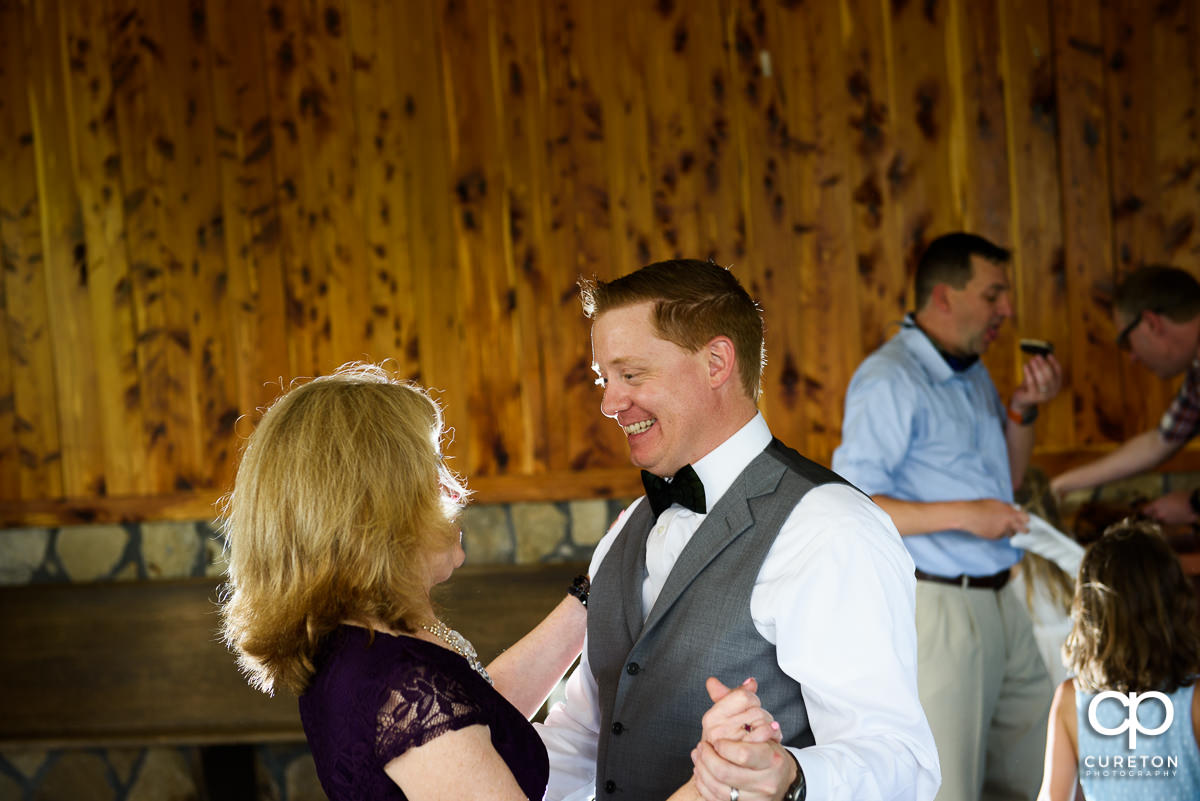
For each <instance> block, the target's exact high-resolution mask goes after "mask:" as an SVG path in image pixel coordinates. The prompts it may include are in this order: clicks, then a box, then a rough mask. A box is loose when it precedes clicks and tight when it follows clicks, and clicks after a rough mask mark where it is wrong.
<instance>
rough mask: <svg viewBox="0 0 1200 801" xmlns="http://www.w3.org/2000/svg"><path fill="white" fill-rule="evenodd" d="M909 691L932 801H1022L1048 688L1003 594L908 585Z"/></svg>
mask: <svg viewBox="0 0 1200 801" xmlns="http://www.w3.org/2000/svg"><path fill="white" fill-rule="evenodd" d="M917 652H918V653H917V660H918V662H917V687H918V691H919V693H920V696H921V704H922V706H924V707H925V714H926V716H927V717H928V718H929V726H930V728H931V729H932V730H933V739H934V741H935V742H936V743H937V749H938V757H939V759H940V761H941V766H942V787H941V789H940V790H939V791H938V794H937V797H936V801H978V800H979V799H984V800H985V801H1002V800H1003V801H1029V800H1031V799H1033V798H1034V797H1035V796H1036V795H1037V792H1038V788H1039V787H1040V785H1041V782H1042V763H1043V759H1044V756H1045V749H1046V720H1047V717H1048V715H1049V712H1050V700H1051V697H1052V696H1053V693H1054V687H1053V685H1052V684H1051V682H1050V676H1049V674H1048V673H1047V672H1046V666H1045V664H1044V663H1043V662H1042V657H1041V655H1040V654H1039V653H1038V647H1037V642H1036V640H1035V639H1034V636H1033V626H1032V624H1031V623H1030V620H1029V612H1028V611H1027V610H1026V608H1025V604H1024V603H1023V602H1022V600H1021V599H1020V598H1019V597H1017V595H1016V593H1015V592H1014V591H1013V588H1012V586H1011V585H1009V586H1006V587H1005V588H1004V589H1002V590H999V591H996V590H987V589H964V588H962V587H958V586H954V585H950V584H940V583H935V582H930V581H917Z"/></svg>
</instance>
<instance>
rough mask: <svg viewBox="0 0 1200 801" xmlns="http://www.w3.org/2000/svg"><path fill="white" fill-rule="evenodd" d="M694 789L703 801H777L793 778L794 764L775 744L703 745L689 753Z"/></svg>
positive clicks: (742, 741) (723, 743) (772, 742)
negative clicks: (738, 800)
mask: <svg viewBox="0 0 1200 801" xmlns="http://www.w3.org/2000/svg"><path fill="white" fill-rule="evenodd" d="M692 764H693V766H694V769H693V776H694V778H695V781H696V789H697V790H698V791H699V792H700V797H701V798H703V799H705V801H729V799H730V798H731V797H733V793H732V789H733V788H737V791H738V794H737V798H739V799H740V801H779V799H781V798H783V794H784V793H785V792H786V791H787V788H788V787H789V786H790V785H791V783H792V782H793V781H794V780H795V778H796V761H795V760H794V759H792V756H791V754H789V753H788V752H787V749H786V748H784V747H783V746H782V745H780V744H779V743H778V742H777V741H775V740H771V741H768V742H759V743H755V742H749V741H746V740H741V741H735V740H720V741H718V742H717V743H716V744H715V745H714V744H713V743H709V742H707V741H702V742H701V743H700V744H699V745H697V746H696V749H695V750H694V751H693V752H692Z"/></svg>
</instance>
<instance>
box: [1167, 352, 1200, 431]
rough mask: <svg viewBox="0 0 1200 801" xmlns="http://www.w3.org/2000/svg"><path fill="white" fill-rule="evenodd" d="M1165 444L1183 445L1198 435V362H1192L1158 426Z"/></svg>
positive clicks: (1199, 387)
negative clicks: (1177, 392)
mask: <svg viewBox="0 0 1200 801" xmlns="http://www.w3.org/2000/svg"><path fill="white" fill-rule="evenodd" d="M1158 430H1159V432H1160V433H1161V434H1162V437H1163V439H1164V440H1166V441H1167V442H1171V443H1177V444H1183V443H1185V442H1187V441H1188V440H1190V439H1191V438H1192V437H1194V436H1196V434H1197V433H1200V361H1195V362H1192V366H1191V367H1189V368H1188V371H1187V377H1186V378H1185V379H1183V386H1182V387H1180V388H1179V394H1178V395H1176V396H1175V400H1173V401H1171V405H1170V406H1169V407H1168V408H1167V411H1166V413H1165V414H1164V415H1163V417H1162V422H1160V423H1159V424H1158Z"/></svg>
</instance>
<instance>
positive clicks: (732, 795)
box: [729, 787, 741, 801]
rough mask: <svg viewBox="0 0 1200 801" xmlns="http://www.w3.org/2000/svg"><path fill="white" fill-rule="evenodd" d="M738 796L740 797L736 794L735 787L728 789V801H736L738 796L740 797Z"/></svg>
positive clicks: (736, 789)
mask: <svg viewBox="0 0 1200 801" xmlns="http://www.w3.org/2000/svg"><path fill="white" fill-rule="evenodd" d="M740 795H741V793H739V792H738V788H736V787H730V788H729V801H738V796H740Z"/></svg>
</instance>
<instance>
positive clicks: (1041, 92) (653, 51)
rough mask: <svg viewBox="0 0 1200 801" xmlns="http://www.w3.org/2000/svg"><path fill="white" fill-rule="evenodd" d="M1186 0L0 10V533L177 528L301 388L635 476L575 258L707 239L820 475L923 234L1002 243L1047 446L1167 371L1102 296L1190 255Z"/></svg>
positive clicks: (530, 0) (461, 458) (1104, 433)
mask: <svg viewBox="0 0 1200 801" xmlns="http://www.w3.org/2000/svg"><path fill="white" fill-rule="evenodd" d="M1198 25H1200V0H1168V2H1161V3H1156V4H1154V5H1153V6H1152V7H1148V8H1147V7H1144V4H1139V3H1136V2H1134V1H1133V0H1109V1H1108V2H1103V3H1097V2H1095V0H925V1H924V2H913V1H912V0H827V1H826V0H822V2H805V3H799V2H795V1H794V0H690V1H687V2H685V0H658V1H657V2H643V1H642V0H636V1H635V0H621V1H619V2H609V3H596V2H592V1H591V0H527V1H526V0H521V2H518V0H438V1H437V2H435V1H434V0H404V1H403V2H400V1H399V0H395V1H392V0H319V2H318V0H86V1H85V0H0V175H2V176H3V179H2V180H0V244H2V253H3V265H2V266H3V273H2V276H0V278H2V280H0V308H2V310H3V321H4V323H5V324H4V325H3V326H0V524H3V525H19V524H28V523H41V524H53V523H56V522H64V521H72V520H89V519H95V520H102V519H147V518H156V517H160V518H161V517H194V516H195V517H205V516H208V515H209V514H210V513H211V509H210V506H209V505H210V504H211V502H212V501H213V499H214V498H215V497H217V495H219V494H220V493H221V492H222V491H224V490H225V489H227V488H228V486H229V482H230V480H231V477H232V474H233V470H234V469H235V465H236V461H237V451H238V447H239V442H240V441H241V438H242V437H243V436H244V435H245V434H246V433H247V432H248V431H249V430H251V429H252V426H253V424H254V420H255V418H256V410H257V409H259V408H260V407H262V406H263V405H264V404H266V403H268V402H269V401H270V400H271V398H272V397H273V396H274V395H275V394H277V392H278V391H279V389H280V386H281V383H285V382H287V381H288V380H290V379H291V378H292V377H295V376H309V375H315V374H320V373H325V372H328V371H330V370H332V369H333V368H335V367H336V366H337V365H339V364H341V363H343V362H346V361H350V360H357V359H364V358H367V359H374V360H380V359H391V360H392V361H393V362H394V364H395V366H396V367H397V369H398V370H399V371H400V372H401V373H403V374H404V375H406V376H411V377H412V378H414V379H416V380H418V381H420V382H422V383H424V384H427V385H428V386H430V387H433V388H434V389H435V390H436V392H437V394H438V396H439V397H440V398H441V400H442V401H443V403H444V404H445V407H446V413H447V417H448V420H449V422H450V423H451V424H452V425H453V427H454V430H455V438H454V442H453V444H452V445H450V448H449V451H450V453H451V455H452V456H453V457H454V466H455V467H456V468H457V469H458V470H459V471H460V472H462V473H465V474H466V475H468V476H469V477H470V478H471V481H472V484H473V485H474V486H475V488H476V489H477V490H478V492H479V498H480V499H481V500H490V501H500V500H517V499H562V498H575V497H588V496H597V495H601V496H602V495H613V494H625V493H630V492H633V491H634V489H635V488H636V478H635V477H634V474H633V472H632V471H631V470H630V469H629V468H628V467H627V466H626V462H625V450H624V445H623V442H622V441H621V438H620V437H619V435H618V432H617V430H616V427H615V426H613V425H612V424H611V423H609V422H608V421H606V420H604V419H603V418H602V417H601V416H600V415H599V413H598V405H599V400H600V399H599V394H598V392H597V391H596V390H595V389H594V388H593V387H592V385H591V374H590V370H589V367H588V365H589V361H590V353H589V347H588V325H587V322H586V321H585V320H584V319H583V318H582V316H581V314H580V312H579V307H578V301H577V297H576V291H575V282H576V279H577V277H578V276H579V275H581V274H584V275H591V274H597V275H599V276H601V277H614V276H616V275H619V274H622V273H624V272H627V271H629V270H632V269H634V268H636V267H637V266H639V265H641V264H644V263H646V262H648V261H651V260H656V259H660V258H666V257H671V256H677V255H681V256H698V257H702V258H707V257H711V258H713V259H715V260H717V261H718V262H720V263H722V264H727V265H733V268H734V270H735V272H736V273H737V275H738V276H739V277H740V278H741V279H742V280H743V282H744V283H745V284H747V285H748V286H749V287H750V288H751V290H752V292H753V293H754V294H755V295H756V296H757V297H759V298H760V299H761V300H762V303H763V306H764V308H765V311H766V316H767V322H768V331H769V333H768V346H769V348H768V350H769V364H768V367H767V372H766V398H765V400H764V402H763V409H764V411H765V413H766V414H767V416H768V419H769V421H770V422H771V424H772V427H773V428H774V430H775V431H776V433H777V434H779V435H780V436H781V437H782V438H783V439H785V440H787V441H789V442H790V443H792V444H794V445H795V446H797V447H798V448H800V449H801V450H803V451H805V452H807V453H809V454H811V455H813V456H814V457H815V458H817V459H820V460H826V459H828V458H829V456H830V454H831V453H832V450H833V448H834V447H836V445H837V442H838V437H839V430H840V418H841V407H842V396H843V393H844V391H845V387H846V384H847V383H848V381H849V378H850V375H851V373H852V372H853V370H854V368H855V366H856V365H857V364H858V362H859V361H860V360H861V359H862V357H863V356H864V355H865V354H866V353H867V352H869V351H870V350H871V349H873V348H875V347H876V346H877V345H879V343H880V342H881V341H882V340H883V339H884V338H886V337H887V336H889V335H890V333H891V332H892V331H893V330H894V322H895V321H896V320H898V319H899V318H900V316H901V315H902V314H903V312H904V311H905V310H906V309H907V308H908V303H909V300H908V297H909V289H908V287H909V283H910V278H911V275H912V270H913V267H914V263H915V259H916V256H917V254H918V253H919V252H920V250H921V248H922V247H923V245H924V244H925V243H926V242H928V241H929V239H931V238H932V237H933V236H936V235H937V234H938V233H941V232H943V231H947V230H951V229H956V228H968V229H971V230H975V231H978V232H980V233H983V234H985V235H987V236H989V237H992V238H994V239H996V240H997V241H999V242H1002V243H1005V244H1009V245H1012V246H1014V248H1015V252H1016V258H1015V261H1014V267H1013V275H1012V280H1013V284H1014V289H1015V304H1016V310H1017V315H1018V322H1017V325H1016V326H1013V327H1009V328H1008V329H1006V333H1005V335H1004V336H1003V337H1002V338H1001V339H1000V340H999V341H998V342H997V343H996V345H995V346H994V347H993V349H992V352H991V353H990V354H989V356H988V365H989V367H990V368H991V370H992V371H993V374H994V376H995V378H996V381H997V384H998V385H999V386H1000V388H1001V391H1002V392H1003V393H1007V392H1008V391H1010V390H1011V387H1012V385H1013V383H1014V382H1015V381H1016V380H1017V379H1018V376H1019V366H1020V356H1019V354H1018V353H1017V351H1016V348H1015V342H1016V339H1017V338H1018V336H1020V335H1025V336H1038V337H1045V338H1048V339H1051V340H1053V341H1054V342H1055V343H1056V344H1057V345H1058V352H1059V353H1060V354H1061V355H1062V357H1063V358H1064V360H1065V361H1066V362H1067V364H1068V370H1069V375H1070V381H1071V391H1070V392H1068V393H1065V394H1064V396H1063V397H1062V398H1060V399H1059V400H1058V401H1057V402H1055V403H1054V404H1052V405H1051V406H1050V407H1049V408H1048V409H1047V410H1045V414H1044V417H1043V420H1042V422H1040V423H1039V434H1040V437H1041V447H1040V450H1039V459H1041V460H1042V462H1043V463H1044V464H1048V465H1052V466H1054V465H1061V464H1064V463H1066V462H1068V461H1070V460H1072V459H1077V458H1079V457H1080V456H1081V455H1086V454H1088V453H1093V452H1095V451H1097V450H1102V449H1104V448H1105V447H1109V446H1110V445H1111V443H1112V442H1113V441H1115V440H1119V439H1120V438H1122V437H1124V436H1126V435H1128V434H1131V433H1134V432H1136V431H1138V430H1142V429H1143V428H1145V427H1147V426H1149V425H1150V424H1151V423H1152V422H1153V421H1154V419H1155V418H1156V416H1157V415H1158V413H1159V412H1160V410H1161V409H1162V407H1163V406H1164V404H1165V403H1166V401H1167V399H1168V398H1169V395H1170V392H1171V389H1172V388H1171V387H1170V386H1169V385H1166V384H1163V383H1161V382H1158V381H1157V380H1154V379H1152V378H1151V377H1150V376H1149V375H1148V374H1147V373H1146V372H1145V371H1143V370H1141V369H1140V368H1137V367H1131V366H1129V365H1127V364H1126V363H1125V362H1124V361H1122V360H1119V359H1118V358H1117V354H1116V352H1115V350H1114V348H1113V347H1112V346H1111V344H1110V343H1111V341H1112V336H1113V334H1114V331H1113V324H1112V321H1111V318H1110V297H1111V289H1112V286H1113V283H1114V281H1115V280H1116V279H1117V278H1118V277H1119V276H1120V275H1121V274H1122V273H1123V272H1125V271H1127V270H1129V269H1132V268H1134V267H1136V266H1138V265H1140V264H1144V263H1149V262H1167V263H1173V264H1176V265H1179V266H1183V267H1186V268H1189V269H1193V270H1200V232H1197V230H1196V228H1197V220H1196V215H1197V209H1198V207H1200V203H1198V202H1197V201H1198V200H1200V196H1198V191H1200V143H1198V142H1197V136H1198V134H1200V130H1198V129H1200V115H1198V114H1197V108H1198V104H1200V31H1198Z"/></svg>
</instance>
